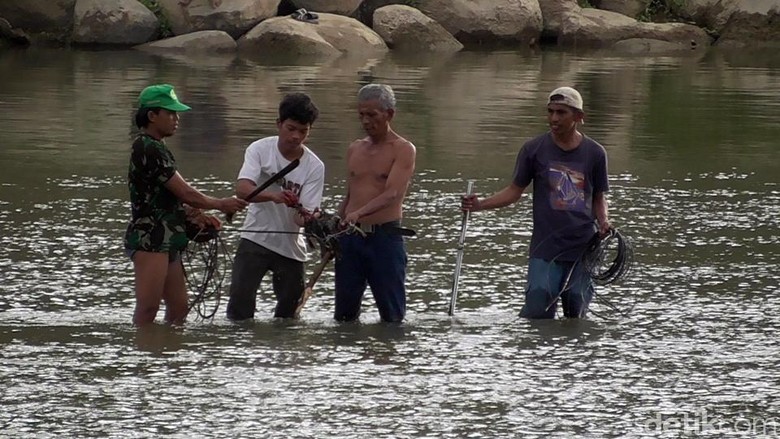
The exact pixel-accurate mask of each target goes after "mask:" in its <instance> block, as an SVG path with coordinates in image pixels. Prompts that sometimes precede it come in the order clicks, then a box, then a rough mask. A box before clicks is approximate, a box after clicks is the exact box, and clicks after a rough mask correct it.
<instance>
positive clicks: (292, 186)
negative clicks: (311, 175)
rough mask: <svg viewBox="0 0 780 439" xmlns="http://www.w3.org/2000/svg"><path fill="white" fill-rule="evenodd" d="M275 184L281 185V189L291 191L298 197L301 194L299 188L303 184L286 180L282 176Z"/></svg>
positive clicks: (301, 187)
mask: <svg viewBox="0 0 780 439" xmlns="http://www.w3.org/2000/svg"><path fill="white" fill-rule="evenodd" d="M277 184H278V185H279V186H281V188H282V190H288V191H292V192H293V193H294V194H295V195H297V196H299V197H300V196H301V189H303V186H301V185H300V184H298V183H295V182H293V181H290V180H287V179H286V178H284V177H282V178H281V179H279V181H278V182H277Z"/></svg>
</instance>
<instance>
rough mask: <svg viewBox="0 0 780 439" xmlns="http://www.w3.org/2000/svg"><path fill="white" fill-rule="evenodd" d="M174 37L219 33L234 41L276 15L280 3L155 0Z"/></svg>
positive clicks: (275, 0) (263, 0)
mask: <svg viewBox="0 0 780 439" xmlns="http://www.w3.org/2000/svg"><path fill="white" fill-rule="evenodd" d="M158 2H159V4H160V7H161V8H162V10H163V13H164V14H165V16H166V17H167V18H168V20H169V21H170V23H171V30H172V31H173V33H174V34H175V35H183V34H188V33H191V32H196V31H201V30H221V31H225V32H227V33H228V34H230V36H231V37H233V38H234V39H236V38H238V37H240V36H241V35H243V34H245V33H246V32H248V31H249V30H250V29H252V28H253V27H255V26H256V25H257V24H258V23H260V22H261V21H263V20H266V19H268V18H271V17H275V16H276V12H277V10H278V8H279V2H280V0H222V1H221V2H219V4H217V3H218V2H215V1H214V0H158Z"/></svg>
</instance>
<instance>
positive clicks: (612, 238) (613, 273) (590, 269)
mask: <svg viewBox="0 0 780 439" xmlns="http://www.w3.org/2000/svg"><path fill="white" fill-rule="evenodd" d="M610 257H611V258H612V259H611V260H610ZM581 263H582V264H584V268H585V270H586V271H587V273H588V275H589V276H590V278H591V279H592V280H593V283H595V284H596V285H601V286H605V285H612V284H617V283H620V282H622V281H623V280H625V279H626V278H627V277H628V276H629V274H630V273H631V270H632V268H633V266H634V247H633V246H632V244H631V241H630V240H629V239H628V238H627V237H626V236H625V235H623V234H622V233H621V232H620V231H619V230H618V229H614V228H613V229H610V230H609V233H608V234H607V235H606V236H604V237H600V236H599V235H598V234H596V235H595V236H594V237H593V239H591V241H590V243H589V244H588V247H587V248H586V250H585V252H584V254H583V256H582V259H581ZM594 299H595V300H596V301H597V302H599V303H600V304H602V305H604V306H605V307H607V308H609V309H610V310H612V311H615V312H617V313H618V314H621V315H622V316H623V317H627V316H628V315H629V314H630V313H631V311H632V310H633V309H634V306H636V301H633V302H631V305H630V307H629V308H628V309H627V310H623V309H621V308H620V307H619V306H618V305H617V304H615V303H613V302H612V301H611V300H609V299H607V298H606V297H605V296H604V295H603V294H595V295H594ZM591 313H592V314H594V315H596V316H598V317H604V316H602V315H600V314H599V313H597V312H594V311H593V310H591Z"/></svg>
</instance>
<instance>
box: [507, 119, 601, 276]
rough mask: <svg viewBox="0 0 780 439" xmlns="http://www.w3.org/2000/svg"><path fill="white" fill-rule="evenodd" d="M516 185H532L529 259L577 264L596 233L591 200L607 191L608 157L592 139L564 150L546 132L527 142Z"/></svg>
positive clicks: (587, 138) (585, 137)
mask: <svg viewBox="0 0 780 439" xmlns="http://www.w3.org/2000/svg"><path fill="white" fill-rule="evenodd" d="M513 181H514V183H515V184H516V185H517V186H520V187H525V186H528V185H529V184H531V183H532V182H533V220H534V230H533V236H532V237H531V247H530V249H531V250H530V255H531V257H532V258H542V259H545V260H548V261H549V260H553V259H556V260H560V261H573V260H576V259H577V257H578V256H579V255H580V253H581V252H582V249H583V248H584V247H585V245H586V244H587V243H588V241H589V240H590V239H591V238H592V237H593V234H594V233H596V223H595V219H596V218H595V215H594V214H593V195H594V194H596V193H599V192H607V191H609V181H608V177H607V153H606V151H605V150H604V147H603V146H601V145H600V144H599V143H598V142H596V141H595V140H593V139H591V138H590V137H588V136H584V135H583V138H582V142H580V144H579V146H578V147H577V148H575V149H573V150H571V151H564V150H563V149H561V148H560V147H558V145H556V144H555V142H554V141H553V138H552V134H550V133H549V132H548V133H545V134H542V135H541V136H539V137H536V138H534V139H532V140H529V141H528V142H526V144H525V145H523V149H521V150H520V153H519V154H518V155H517V162H516V164H515V172H514V176H513Z"/></svg>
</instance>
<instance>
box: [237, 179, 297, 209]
mask: <svg viewBox="0 0 780 439" xmlns="http://www.w3.org/2000/svg"><path fill="white" fill-rule="evenodd" d="M255 189H257V185H256V184H255V182H254V181H252V180H249V179H245V178H242V179H240V180H238V183H236V196H237V197H238V198H241V199H242V200H246V197H248V196H249V195H250V194H251V193H252V191H254V190H255ZM284 192H285V191H281V192H272V191H262V192H260V193H259V194H257V195H255V196H254V197H252V199H251V200H246V201H248V202H250V203H264V202H266V201H273V202H274V203H284V202H286V198H285V195H284Z"/></svg>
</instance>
